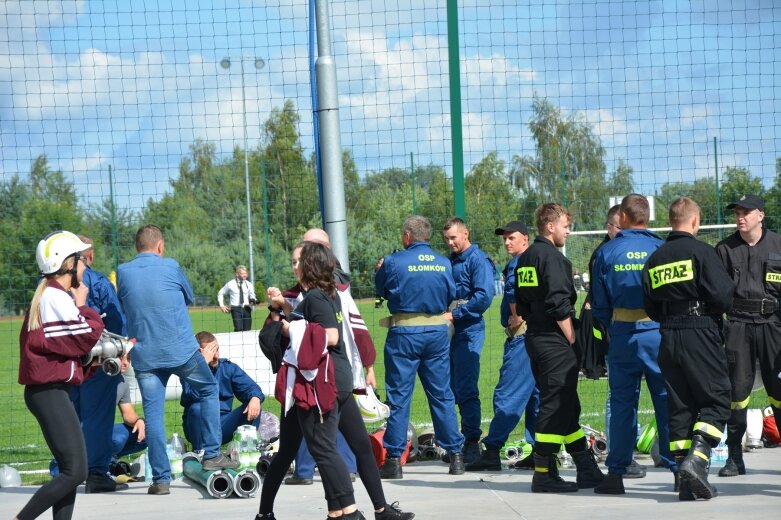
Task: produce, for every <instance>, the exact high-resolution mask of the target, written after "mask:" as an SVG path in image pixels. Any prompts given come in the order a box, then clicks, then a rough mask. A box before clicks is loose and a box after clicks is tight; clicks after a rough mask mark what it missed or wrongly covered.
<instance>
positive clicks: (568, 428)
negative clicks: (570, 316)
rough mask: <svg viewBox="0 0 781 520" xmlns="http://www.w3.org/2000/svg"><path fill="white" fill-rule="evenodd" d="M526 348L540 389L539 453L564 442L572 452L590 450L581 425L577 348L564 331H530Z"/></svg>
mask: <svg viewBox="0 0 781 520" xmlns="http://www.w3.org/2000/svg"><path fill="white" fill-rule="evenodd" d="M526 351H527V352H528V353H529V358H530V359H531V365H532V373H533V374H534V378H535V379H536V380H537V385H538V386H539V388H540V413H539V414H538V415H537V432H536V434H535V443H534V451H535V453H537V454H538V455H546V456H547V455H553V454H555V453H558V451H559V449H560V447H561V445H562V444H564V446H565V449H566V450H567V452H569V453H574V452H578V451H583V450H585V449H587V448H588V443H587V441H586V437H585V435H584V434H583V430H582V428H581V427H580V398H579V397H578V371H579V365H580V363H578V356H577V353H576V352H575V349H574V348H573V347H572V346H571V345H570V344H569V343H568V342H567V340H566V339H565V338H564V335H563V334H562V333H560V332H535V333H528V332H527V333H526Z"/></svg>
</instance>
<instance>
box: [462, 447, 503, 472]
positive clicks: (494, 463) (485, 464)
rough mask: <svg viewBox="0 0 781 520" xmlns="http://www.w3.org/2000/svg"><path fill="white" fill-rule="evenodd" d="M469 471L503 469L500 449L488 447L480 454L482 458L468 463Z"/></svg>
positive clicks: (467, 468)
mask: <svg viewBox="0 0 781 520" xmlns="http://www.w3.org/2000/svg"><path fill="white" fill-rule="evenodd" d="M466 470H467V471H501V470H502V461H501V459H500V458H499V450H495V449H492V448H487V449H485V450H484V451H483V453H481V454H480V458H479V459H477V460H476V461H474V462H472V463H471V464H467V465H466Z"/></svg>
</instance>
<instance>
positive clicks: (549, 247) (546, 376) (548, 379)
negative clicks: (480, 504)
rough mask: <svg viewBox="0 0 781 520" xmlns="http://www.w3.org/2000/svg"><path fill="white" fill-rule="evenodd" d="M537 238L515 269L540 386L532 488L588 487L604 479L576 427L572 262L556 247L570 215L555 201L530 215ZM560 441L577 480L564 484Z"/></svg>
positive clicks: (560, 243)
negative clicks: (559, 462) (558, 460)
mask: <svg viewBox="0 0 781 520" xmlns="http://www.w3.org/2000/svg"><path fill="white" fill-rule="evenodd" d="M535 220H536V225H537V232H538V236H537V238H535V239H534V243H533V244H532V245H531V246H530V247H529V249H527V250H526V251H525V252H524V253H523V254H522V255H521V256H520V258H519V260H518V266H517V268H516V271H515V272H516V280H517V283H518V290H517V291H516V293H515V301H516V305H517V308H518V314H519V315H521V316H523V317H524V318H526V323H527V326H528V329H527V331H526V349H527V351H528V353H529V357H530V359H531V365H532V372H533V373H534V378H535V379H536V380H537V384H538V385H539V388H540V413H539V415H538V416H537V432H536V434H535V444H534V477H533V478H532V492H535V493H540V492H554V493H561V492H570V491H577V490H578V489H579V488H581V489H582V488H593V487H595V486H596V485H597V484H599V483H600V482H602V480H603V479H604V478H605V477H604V475H603V474H602V472H601V471H600V470H599V467H598V466H597V464H596V462H595V461H594V459H593V457H592V455H591V452H589V450H588V442H587V441H586V437H585V435H584V433H583V430H582V429H581V427H580V422H579V421H580V400H579V399H578V388H577V386H578V368H579V367H578V365H579V363H578V356H577V353H576V352H575V326H574V321H573V317H574V311H573V305H574V304H575V302H576V301H577V293H576V292H575V286H574V284H573V281H572V264H571V263H570V261H569V260H567V258H566V257H565V256H564V255H562V254H561V253H560V252H559V251H558V250H557V249H556V248H557V247H563V246H564V243H565V242H566V240H567V236H568V235H569V233H570V224H571V221H572V216H571V215H570V213H569V212H568V211H567V210H566V209H565V208H564V207H562V206H561V205H559V204H555V203H548V204H543V205H542V206H540V207H539V208H537V212H536V214H535ZM562 444H564V445H565V448H566V450H567V452H568V453H570V454H571V455H572V459H573V461H574V462H575V465H576V466H577V481H576V483H573V482H565V481H564V480H563V479H562V478H561V477H560V476H559V472H558V469H557V466H556V454H557V453H558V451H559V449H560V448H561V445H562Z"/></svg>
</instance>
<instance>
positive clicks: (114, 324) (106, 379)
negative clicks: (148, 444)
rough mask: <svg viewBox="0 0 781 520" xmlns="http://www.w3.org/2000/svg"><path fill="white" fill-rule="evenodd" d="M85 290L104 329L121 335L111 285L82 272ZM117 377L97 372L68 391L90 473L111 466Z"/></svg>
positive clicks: (87, 270) (94, 273) (121, 317)
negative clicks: (77, 416)
mask: <svg viewBox="0 0 781 520" xmlns="http://www.w3.org/2000/svg"><path fill="white" fill-rule="evenodd" d="M82 282H83V283H84V285H86V286H87V287H89V294H88V295H87V305H88V306H90V307H91V308H92V309H94V310H95V311H96V312H97V313H98V314H100V315H101V317H102V318H103V323H104V324H105V325H106V330H107V331H109V332H113V333H115V334H120V335H122V336H124V335H125V334H127V322H126V321H125V314H124V313H123V312H122V305H121V304H120V303H119V298H117V292H116V290H115V289H114V285H113V284H112V283H111V281H110V280H109V279H108V278H107V277H106V275H104V274H103V273H99V272H97V271H93V270H92V268H90V267H87V268H85V269H84V276H83V278H82ZM119 381H120V378H119V377H111V376H109V375H107V374H106V373H105V372H104V371H103V370H101V369H98V370H96V371H95V374H94V375H93V376H92V377H90V378H89V379H87V380H86V381H84V383H83V384H81V385H80V386H74V387H72V389H71V401H73V406H74V407H75V408H76V413H77V414H78V415H79V419H80V420H81V429H82V431H83V432H84V441H85V443H86V444H87V464H88V467H89V472H90V473H101V474H107V473H108V468H109V464H110V463H111V457H112V451H113V443H112V440H111V439H112V435H113V432H114V414H115V408H116V406H117V386H118V385H119Z"/></svg>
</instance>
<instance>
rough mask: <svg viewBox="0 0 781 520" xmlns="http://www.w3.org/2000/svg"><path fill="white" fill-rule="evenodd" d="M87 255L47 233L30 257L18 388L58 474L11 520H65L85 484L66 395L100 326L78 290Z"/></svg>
mask: <svg viewBox="0 0 781 520" xmlns="http://www.w3.org/2000/svg"><path fill="white" fill-rule="evenodd" d="M89 248H90V246H89V244H85V243H83V242H82V241H81V240H79V239H78V237H76V235H74V234H73V233H69V232H67V231H55V232H54V233H51V234H49V235H47V236H46V237H45V238H44V239H43V240H41V241H40V243H39V244H38V248H37V250H36V257H37V260H38V266H39V267H40V269H41V275H42V276H43V277H42V278H41V281H40V283H39V284H38V288H37V289H36V291H35V294H34V295H33V299H32V302H31V303H30V309H29V310H28V311H27V314H26V315H25V317H24V323H23V324H22V331H21V333H20V335H19V349H20V360H19V383H20V384H22V385H25V389H24V400H25V403H26V404H27V408H29V409H30V412H32V414H33V415H34V416H35V418H36V419H37V420H38V423H39V424H40V425H41V431H42V432H43V436H44V439H46V443H47V444H48V446H49V448H50V449H51V451H52V454H53V455H54V457H55V458H56V459H57V463H58V465H59V467H60V474H59V475H58V476H57V477H55V478H54V479H52V480H50V481H49V482H47V483H46V484H44V485H43V486H41V488H40V489H39V490H38V491H37V492H36V493H35V494H34V495H33V496H32V498H31V499H30V501H29V502H28V503H27V504H26V505H25V506H24V508H23V509H22V510H21V511H20V512H19V514H18V515H17V516H16V518H17V519H19V520H27V519H30V518H36V517H38V516H39V515H40V514H41V513H43V512H44V511H46V510H47V509H49V508H52V513H53V518H54V519H55V520H68V519H70V518H71V516H72V515H73V506H74V504H75V501H76V488H77V487H78V485H79V484H81V483H82V482H83V481H84V479H86V478H87V450H86V448H85V445H84V436H83V434H82V432H81V427H80V426H79V418H78V416H77V415H76V410H75V409H74V408H73V405H72V404H71V401H70V388H71V386H72V385H78V384H80V383H81V382H82V381H84V379H85V376H86V374H85V371H86V369H84V368H82V365H81V361H80V359H79V358H80V357H81V356H82V355H84V354H86V353H88V352H89V351H90V350H91V349H92V347H93V346H94V345H95V344H96V343H97V341H98V338H99V337H100V333H101V332H102V331H103V320H101V318H100V316H99V315H98V313H97V312H95V311H94V310H92V309H91V308H89V307H87V304H86V302H87V293H88V292H89V290H88V289H87V286H86V285H84V284H82V283H81V277H82V273H83V272H84V265H85V264H84V262H83V261H82V259H81V252H82V251H84V250H86V249H89Z"/></svg>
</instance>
